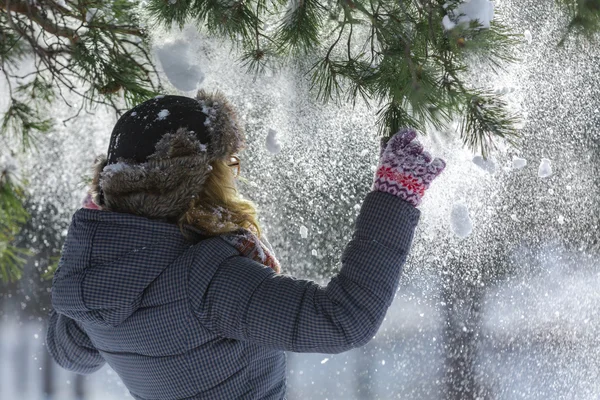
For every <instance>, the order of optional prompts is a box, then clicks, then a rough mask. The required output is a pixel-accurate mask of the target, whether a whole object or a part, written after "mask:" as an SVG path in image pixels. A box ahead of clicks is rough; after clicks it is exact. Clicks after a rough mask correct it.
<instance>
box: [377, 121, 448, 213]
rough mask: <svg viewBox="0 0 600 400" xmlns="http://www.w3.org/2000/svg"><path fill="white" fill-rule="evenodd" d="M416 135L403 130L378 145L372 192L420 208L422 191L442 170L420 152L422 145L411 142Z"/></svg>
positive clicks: (437, 162) (438, 162)
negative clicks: (378, 151)
mask: <svg viewBox="0 0 600 400" xmlns="http://www.w3.org/2000/svg"><path fill="white" fill-rule="evenodd" d="M416 137H417V133H416V132H415V131H414V130H412V129H403V130H401V131H399V132H398V133H396V134H395V135H394V136H392V138H391V139H390V140H389V141H388V142H387V144H383V143H382V149H381V157H380V159H379V167H378V168H377V172H376V173H375V181H374V182H373V191H379V192H387V193H390V194H393V195H394V196H398V197H400V198H401V199H403V200H405V201H407V202H409V203H410V204H412V205H413V206H415V207H416V206H418V205H419V204H421V199H422V198H423V195H424V194H425V190H426V189H427V188H429V185H430V184H431V182H432V181H433V180H434V179H435V178H436V177H437V176H438V175H439V174H441V173H442V171H443V170H444V168H446V163H445V162H444V160H442V159H441V158H436V159H434V160H433V161H432V158H431V155H430V154H429V153H428V152H426V151H423V145H422V144H421V143H419V141H418V140H415V138H416Z"/></svg>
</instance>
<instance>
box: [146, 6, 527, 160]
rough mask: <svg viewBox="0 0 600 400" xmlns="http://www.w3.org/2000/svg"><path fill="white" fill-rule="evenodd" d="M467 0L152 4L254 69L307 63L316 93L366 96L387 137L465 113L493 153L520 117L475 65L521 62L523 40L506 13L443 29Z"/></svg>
mask: <svg viewBox="0 0 600 400" xmlns="http://www.w3.org/2000/svg"><path fill="white" fill-rule="evenodd" d="M460 2H461V0H450V1H448V0H413V1H402V0H400V1H398V0H356V1H354V0H342V1H328V2H325V1H321V0H291V1H284V0H276V1H266V0H251V1H243V0H238V1H236V0H232V1H227V2H222V1H211V0H208V1H207V0H198V1H193V0H177V1H174V2H169V1H165V0H149V5H148V7H149V8H148V10H149V12H150V15H151V16H152V18H153V20H154V21H155V23H157V24H160V25H163V26H165V27H168V28H170V27H172V26H173V24H175V25H177V26H179V27H182V26H183V25H184V24H186V23H190V22H193V23H195V24H197V25H198V26H199V27H200V28H202V29H205V30H207V31H208V32H209V33H211V34H214V35H218V36H225V37H228V38H230V39H231V41H232V43H234V44H235V46H237V47H239V48H240V52H241V57H240V59H241V62H242V64H243V65H245V66H246V67H247V68H248V69H249V70H250V71H251V72H254V73H259V72H262V71H264V70H265V69H267V68H277V67H278V66H279V65H281V63H282V62H284V61H285V60H290V61H291V60H299V59H300V60H301V61H300V63H301V64H302V63H306V62H308V65H307V66H306V72H307V75H308V77H309V79H310V80H311V83H312V87H313V89H314V93H315V96H316V98H317V99H319V100H321V101H334V102H340V101H350V102H353V103H354V102H355V101H356V99H357V98H359V97H360V98H362V99H363V100H365V101H366V102H367V104H369V105H370V106H373V107H375V108H376V111H375V112H376V113H377V115H378V117H379V118H378V126H379V131H380V133H381V134H382V135H383V136H385V137H390V136H391V135H392V134H394V133H395V132H396V131H397V130H398V128H399V127H403V126H412V127H415V128H417V129H419V130H421V131H423V132H425V131H426V128H427V127H428V126H434V127H436V128H444V127H447V126H448V125H449V123H450V122H451V121H454V120H456V119H459V120H463V121H465V122H464V123H463V124H462V125H461V127H462V131H461V132H460V135H461V138H462V139H463V141H464V143H465V144H466V145H467V146H469V147H471V148H472V149H474V150H477V151H480V152H482V153H483V154H484V155H485V154H487V152H488V151H489V150H491V149H492V148H493V147H494V146H495V143H496V141H497V140H500V138H504V139H507V140H509V141H512V142H514V141H515V139H516V138H517V137H518V131H517V129H516V128H515V123H516V122H517V116H515V115H511V114H510V112H509V111H508V109H507V106H506V104H505V102H504V101H503V100H502V99H501V98H500V97H499V95H494V94H490V93H491V92H490V90H489V88H479V87H473V86H472V85H470V84H469V83H468V82H469V73H471V72H472V71H471V70H470V66H471V65H475V64H477V65H484V67H486V68H489V69H490V70H491V71H493V70H498V69H499V68H502V67H503V66H505V65H507V63H510V62H514V61H516V60H515V58H514V56H513V54H514V53H515V52H514V47H515V46H516V45H517V44H518V43H519V41H520V38H519V37H518V36H517V35H514V34H512V33H511V32H510V31H509V30H508V29H507V28H506V27H505V26H504V25H502V24H501V23H500V22H498V21H495V22H493V23H492V26H491V27H490V28H489V29H484V28H482V26H481V25H480V24H479V22H478V21H472V22H471V24H470V25H458V26H456V27H455V28H454V29H452V30H449V31H447V30H445V29H444V26H443V25H442V18H443V17H444V16H445V15H446V14H447V13H449V12H450V10H452V9H455V8H456V7H457V6H458V4H459V3H460ZM445 5H446V7H445ZM306 60H308V61H306ZM483 93H485V96H484V95H483Z"/></svg>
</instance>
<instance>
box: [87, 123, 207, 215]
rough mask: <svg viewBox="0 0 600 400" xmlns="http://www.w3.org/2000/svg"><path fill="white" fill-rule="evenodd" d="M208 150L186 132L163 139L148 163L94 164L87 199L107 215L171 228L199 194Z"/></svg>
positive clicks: (205, 175) (205, 168) (170, 134)
mask: <svg viewBox="0 0 600 400" xmlns="http://www.w3.org/2000/svg"><path fill="white" fill-rule="evenodd" d="M213 160H214V158H213V157H210V156H209V153H208V151H207V148H206V145H203V144H201V143H200V142H199V141H198V139H196V137H195V135H194V134H193V133H191V132H189V131H188V130H187V129H185V128H181V129H179V130H178V131H177V132H175V133H169V134H165V135H164V136H163V138H162V139H161V140H160V141H159V142H158V143H157V145H156V152H155V153H154V154H153V155H152V156H150V157H149V161H147V162H145V163H141V164H136V163H129V162H127V160H121V161H119V162H118V163H116V164H111V165H108V166H107V161H106V158H105V157H101V158H99V159H97V160H96V163H95V166H94V177H93V181H92V188H91V190H90V193H91V195H92V198H93V200H94V202H95V203H96V204H98V205H100V206H101V207H102V209H104V210H107V211H114V212H122V213H129V214H136V215H141V216H144V217H147V218H151V219H162V220H167V221H170V222H175V221H176V220H177V218H178V217H179V216H180V215H181V214H183V213H184V212H185V211H186V210H187V209H188V208H189V205H190V202H191V201H192V200H193V199H194V197H196V196H197V195H198V194H199V193H200V191H201V190H202V188H203V185H204V182H205V181H206V178H207V177H208V175H209V174H210V171H211V170H212V167H211V165H210V162H211V161H213Z"/></svg>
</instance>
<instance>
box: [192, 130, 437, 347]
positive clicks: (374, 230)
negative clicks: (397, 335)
mask: <svg viewBox="0 0 600 400" xmlns="http://www.w3.org/2000/svg"><path fill="white" fill-rule="evenodd" d="M414 137H415V135H414V133H412V132H408V131H407V132H405V133H403V134H402V135H397V136H395V137H394V138H393V139H392V140H390V143H389V144H388V145H387V146H386V151H387V153H386V151H384V152H383V154H382V160H381V162H380V168H379V170H378V173H377V176H376V180H375V183H374V191H373V192H372V193H370V194H368V195H367V197H366V199H365V201H364V203H363V206H362V208H361V212H360V214H359V216H358V218H357V221H356V227H355V232H354V235H353V238H352V240H351V241H350V243H349V244H348V245H347V247H346V249H345V251H344V253H343V255H342V268H341V270H340V271H339V273H338V274H337V275H335V276H334V277H333V278H332V279H331V281H330V282H329V283H328V284H327V286H325V287H322V286H319V285H318V284H316V283H315V282H312V281H308V280H300V279H295V278H293V277H290V276H285V275H278V274H275V273H274V272H273V270H272V269H270V268H267V267H265V266H263V265H261V264H259V263H257V262H255V261H253V260H251V259H248V258H244V257H233V258H230V259H228V260H226V261H225V262H224V263H223V264H222V265H221V266H220V267H219V268H218V269H217V271H216V272H215V274H214V276H213V278H212V280H211V282H210V284H209V285H208V287H207V289H206V292H205V293H204V296H202V297H197V300H196V301H192V310H193V312H194V314H195V315H196V316H197V318H199V319H200V321H201V322H202V323H203V324H204V326H205V327H206V328H207V329H209V330H211V331H212V332H214V333H215V334H218V335H220V336H223V337H227V338H232V339H238V340H246V341H251V342H254V343H257V344H260V345H262V346H265V347H270V348H274V349H281V350H289V351H295V352H315V353H339V352H343V351H346V350H349V349H351V348H354V347H358V346H362V345H364V344H365V343H367V342H368V341H369V340H370V339H371V338H372V337H373V336H374V335H375V333H376V332H377V330H378V329H379V326H380V325H381V322H382V321H383V319H384V317H385V314H386V311H387V309H388V307H389V306H390V304H391V302H392V300H393V298H394V294H395V292H396V289H397V286H398V281H399V277H400V273H401V270H402V265H403V264H404V262H405V260H406V257H407V255H408V252H409V250H410V246H411V243H412V239H413V234H414V230H415V227H416V225H417V223H418V220H419V215H420V212H419V210H417V209H416V208H415V206H416V205H418V204H419V203H420V198H421V196H422V195H423V192H424V190H425V189H426V188H427V187H428V186H429V183H430V182H431V180H433V178H435V176H437V175H438V174H439V173H441V171H442V170H443V169H444V166H445V164H444V163H443V161H441V160H438V159H436V160H433V162H432V160H431V157H430V156H429V155H428V154H427V153H423V148H422V147H421V146H420V144H418V142H416V143H415V142H412V140H413V139H414ZM399 153H401V154H402V155H403V156H399V155H398V154H399ZM403 166H410V167H411V168H415V166H424V169H419V172H420V173H422V174H429V175H428V176H429V178H430V179H429V178H423V177H422V176H421V175H417V174H416V173H414V174H413V173H411V171H412V170H410V171H409V170H408V169H403V168H404V167H403ZM382 171H383V172H384V173H382ZM402 180H408V181H409V182H413V181H415V182H416V183H418V186H417V187H416V188H414V187H405V186H403V182H402ZM191 273H192V276H193V274H201V273H202V271H201V270H198V271H194V270H192V271H191ZM190 290H192V289H191V288H190Z"/></svg>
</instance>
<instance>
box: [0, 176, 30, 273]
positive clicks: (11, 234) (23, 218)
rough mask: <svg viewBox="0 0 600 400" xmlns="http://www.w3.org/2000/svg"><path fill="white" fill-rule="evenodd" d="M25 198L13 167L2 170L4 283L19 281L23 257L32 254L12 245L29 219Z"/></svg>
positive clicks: (0, 249)
mask: <svg viewBox="0 0 600 400" xmlns="http://www.w3.org/2000/svg"><path fill="white" fill-rule="evenodd" d="M23 198H24V193H23V187H22V185H21V182H20V181H19V180H18V178H16V177H15V176H14V175H13V171H12V167H7V166H5V167H4V168H3V169H1V170H0V279H1V280H3V281H13V280H18V279H19V278H20V277H21V265H22V264H23V262H24V258H23V257H24V256H26V255H28V254H30V253H29V251H27V250H26V249H21V248H17V247H15V246H13V245H12V243H13V242H14V239H15V236H16V235H17V234H18V233H19V231H20V229H21V226H22V225H23V224H24V223H25V222H27V220H28V218H29V215H28V214H27V212H26V211H25V209H24V208H23V203H22V201H23Z"/></svg>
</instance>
